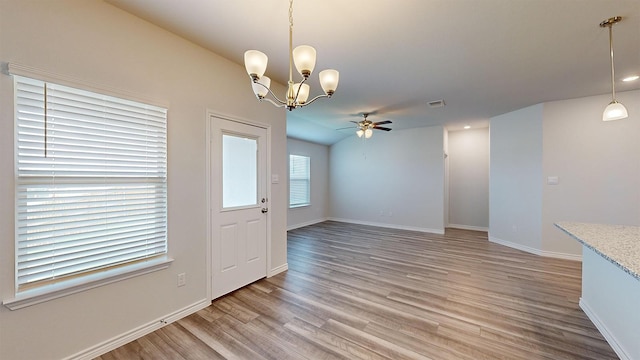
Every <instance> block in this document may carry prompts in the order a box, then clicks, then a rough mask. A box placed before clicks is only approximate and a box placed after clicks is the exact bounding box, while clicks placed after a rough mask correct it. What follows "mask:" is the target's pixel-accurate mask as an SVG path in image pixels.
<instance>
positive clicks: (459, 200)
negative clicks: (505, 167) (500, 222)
mask: <svg viewBox="0 0 640 360" xmlns="http://www.w3.org/2000/svg"><path fill="white" fill-rule="evenodd" d="M448 154H449V156H448V158H447V160H448V162H449V225H448V226H450V227H456V228H462V229H470V230H482V231H487V230H488V229H489V128H483V129H469V130H461V131H449V150H448Z"/></svg>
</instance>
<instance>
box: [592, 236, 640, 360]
mask: <svg viewBox="0 0 640 360" xmlns="http://www.w3.org/2000/svg"><path fill="white" fill-rule="evenodd" d="M582 252H583V254H582V298H581V299H580V307H581V308H582V309H583V310H584V312H585V313H586V314H587V316H588V317H589V319H591V321H592V322H593V323H594V324H595V325H596V326H597V327H598V330H600V332H601V333H602V335H603V336H604V337H605V338H606V339H607V341H608V342H609V344H610V345H611V347H612V348H613V349H614V350H615V351H616V353H617V354H618V355H619V356H620V358H621V359H623V360H624V359H640V281H638V279H636V278H634V277H633V276H631V275H630V274H628V273H626V272H625V271H623V270H622V269H620V268H619V267H618V266H616V265H614V264H612V263H611V262H610V261H609V260H607V259H605V258H603V257H602V256H601V255H600V254H598V253H596V252H595V251H594V250H592V249H590V248H588V247H586V246H583V250H582Z"/></svg>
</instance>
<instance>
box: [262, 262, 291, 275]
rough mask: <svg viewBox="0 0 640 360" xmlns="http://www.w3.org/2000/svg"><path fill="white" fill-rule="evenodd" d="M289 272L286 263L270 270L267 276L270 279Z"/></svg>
mask: <svg viewBox="0 0 640 360" xmlns="http://www.w3.org/2000/svg"><path fill="white" fill-rule="evenodd" d="M287 270H289V264H288V263H284V264H282V265H280V266H276V267H275V268H273V269H271V270H269V273H268V274H267V277H268V278H270V277H272V276H276V275H278V274H280V273H281V272H285V271H287Z"/></svg>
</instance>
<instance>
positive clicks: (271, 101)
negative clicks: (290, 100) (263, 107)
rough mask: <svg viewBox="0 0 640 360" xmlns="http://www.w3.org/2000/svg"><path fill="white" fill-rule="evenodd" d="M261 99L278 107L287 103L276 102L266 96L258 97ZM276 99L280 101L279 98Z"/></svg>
mask: <svg viewBox="0 0 640 360" xmlns="http://www.w3.org/2000/svg"><path fill="white" fill-rule="evenodd" d="M262 100H266V101H268V102H270V103H271V104H273V106H275V107H279V108H281V107H285V106H287V104H283V103H277V102H275V101H273V100H271V99H269V98H266V97H263V98H261V99H260V101H262ZM276 100H278V99H276ZM278 101H280V100H278Z"/></svg>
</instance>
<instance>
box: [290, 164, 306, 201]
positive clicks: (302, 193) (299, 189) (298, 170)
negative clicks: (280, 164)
mask: <svg viewBox="0 0 640 360" xmlns="http://www.w3.org/2000/svg"><path fill="white" fill-rule="evenodd" d="M310 162H311V161H310V158H309V157H308V156H301V155H289V207H296V206H304V205H309V204H310V203H311V199H310V175H311V169H310Z"/></svg>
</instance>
